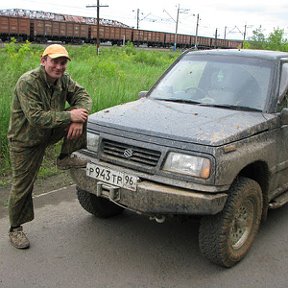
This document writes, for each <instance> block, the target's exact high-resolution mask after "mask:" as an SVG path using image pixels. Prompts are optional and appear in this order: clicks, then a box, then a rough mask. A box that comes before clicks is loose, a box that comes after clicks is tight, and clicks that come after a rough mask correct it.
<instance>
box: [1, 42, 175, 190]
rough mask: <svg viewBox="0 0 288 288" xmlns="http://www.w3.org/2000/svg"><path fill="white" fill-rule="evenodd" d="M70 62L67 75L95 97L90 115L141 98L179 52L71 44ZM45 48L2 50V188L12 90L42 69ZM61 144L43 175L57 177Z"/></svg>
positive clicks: (48, 158) (47, 160) (6, 165)
mask: <svg viewBox="0 0 288 288" xmlns="http://www.w3.org/2000/svg"><path fill="white" fill-rule="evenodd" d="M67 49H68V51H69V54H70V56H71V58H72V61H71V62H70V63H69V65H68V69H67V70H68V72H69V73H70V75H71V76H72V78H73V79H74V80H76V81H77V82H78V83H80V84H81V85H82V86H83V87H85V88H86V90H87V91H88V93H89V94H90V95H91V97H92V99H93V107H92V112H96V111H99V110H102V109H105V108H108V107H111V106H115V105H118V104H121V103H125V102H129V101H133V100H135V99H137V97H138V92H139V91H141V90H148V89H149V88H150V87H151V86H152V85H153V83H154V82H155V81H156V80H157V79H158V77H159V76H160V75H161V74H162V73H163V71H164V70H165V69H167V68H168V66H169V65H170V64H171V63H172V62H173V61H174V60H175V59H176V57H177V56H178V55H179V52H176V53H175V52H171V51H146V50H145V51H144V50H139V49H136V48H134V47H133V46H132V45H127V46H124V47H109V48H106V47H105V48H104V47H102V48H101V51H100V55H99V56H97V55H96V48H95V46H91V45H90V46H89V45H83V46H76V47H72V46H68V47H67ZM42 51H43V47H40V46H37V45H33V46H32V45H30V43H29V42H27V43H25V44H22V45H17V44H16V43H15V42H11V43H9V44H6V45H5V48H2V49H0V63H1V64H2V65H1V69H0V79H1V82H0V91H1V97H0V120H1V122H0V163H1V165H0V186H1V185H4V184H5V183H6V182H7V181H8V182H9V180H7V179H8V178H9V177H8V176H9V175H10V173H11V171H10V163H9V153H8V145H7V131H8V126H9V117H10V105H11V99H12V95H13V89H14V86H15V84H16V82H17V80H18V78H19V77H20V76H21V75H22V74H23V73H24V72H26V71H28V70H31V69H33V68H35V67H37V66H38V65H39V60H40V55H41V52H42ZM58 151H59V144H58V145H56V146H55V147H53V148H49V151H48V152H47V153H46V155H45V158H44V161H43V165H42V167H41V170H40V173H39V175H40V177H45V176H47V175H52V174H55V173H57V170H56V168H55V165H54V162H55V157H56V155H57V153H58Z"/></svg>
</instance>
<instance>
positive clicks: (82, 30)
mask: <svg viewBox="0 0 288 288" xmlns="http://www.w3.org/2000/svg"><path fill="white" fill-rule="evenodd" d="M16 10H17V9H16ZM13 11H14V10H13ZM21 11H22V10H21ZM16 12H17V11H16ZM30 12H31V11H30ZM34 12H35V11H34ZM6 13H7V12H6ZM23 13H24V12H23V11H22V14H21V15H20V13H18V14H17V13H16V14H15V13H14V14H11V15H3V13H1V10H0V38H1V40H2V41H9V40H10V39H11V38H12V37H14V38H16V39H17V40H18V41H25V40H29V41H32V42H38V43H45V42H47V41H48V40H52V41H62V42H65V43H95V42H96V39H97V33H98V32H97V30H98V29H97V24H96V22H95V18H93V19H92V18H87V17H86V18H85V17H82V16H71V15H64V14H63V15H62V14H54V15H53V13H48V12H47V13H48V16H47V15H46V14H45V15H44V16H47V17H46V18H45V17H44V16H43V14H39V15H38V14H37V13H36V14H35V13H34V14H33V13H26V14H25V13H24V14H23ZM43 13H44V12H43ZM23 15H24V16H23ZM31 15H33V17H31ZM35 15H36V16H35ZM37 15H38V16H37ZM119 23H120V22H117V21H113V20H107V19H101V22H100V25H99V40H100V41H101V42H107V41H110V42H111V43H112V45H121V44H123V43H125V42H127V41H130V42H133V43H134V45H141V44H146V45H148V46H149V47H150V46H151V47H165V48H167V47H171V46H173V45H174V42H175V33H168V32H157V31H148V30H141V29H133V28H131V27H128V26H127V25H124V24H122V23H120V24H119ZM176 42H177V47H178V48H188V47H191V46H195V45H196V46H197V47H198V48H199V49H209V48H216V47H219V48H239V47H242V41H238V40H228V39H215V38H210V37H203V36H198V37H197V39H196V37H195V36H194V35H185V34H177V41H176ZM196 42H197V43H196Z"/></svg>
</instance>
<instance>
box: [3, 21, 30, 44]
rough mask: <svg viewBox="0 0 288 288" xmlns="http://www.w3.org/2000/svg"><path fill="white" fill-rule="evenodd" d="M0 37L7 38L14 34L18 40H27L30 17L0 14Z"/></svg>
mask: <svg viewBox="0 0 288 288" xmlns="http://www.w3.org/2000/svg"><path fill="white" fill-rule="evenodd" d="M0 35H1V36H0V38H2V40H4V41H5V40H8V39H9V38H10V37H11V36H16V37H18V38H19V40H22V41H23V40H27V39H28V37H29V35H30V19H28V18H20V17H11V16H0Z"/></svg>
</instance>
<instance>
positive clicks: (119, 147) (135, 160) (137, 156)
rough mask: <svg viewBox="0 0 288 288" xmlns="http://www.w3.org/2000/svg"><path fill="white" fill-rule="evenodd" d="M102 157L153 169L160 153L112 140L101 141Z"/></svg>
mask: <svg viewBox="0 0 288 288" xmlns="http://www.w3.org/2000/svg"><path fill="white" fill-rule="evenodd" d="M101 152H102V156H104V157H105V158H110V159H117V160H120V161H122V162H123V161H125V162H126V163H127V162H128V163H131V164H137V165H145V166H147V167H155V166H156V165H157V163H158V161H159V158H160V155H161V152H159V151H155V150H150V149H145V148H141V147H137V146H133V145H127V144H125V143H120V142H116V141H112V140H107V139H103V140H102V149H101ZM125 155H126V156H125Z"/></svg>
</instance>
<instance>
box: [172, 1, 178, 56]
mask: <svg viewBox="0 0 288 288" xmlns="http://www.w3.org/2000/svg"><path fill="white" fill-rule="evenodd" d="M179 12H180V4H178V7H177V15H176V30H175V36H174V48H173V50H174V51H176V48H177V34H178V22H179Z"/></svg>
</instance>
